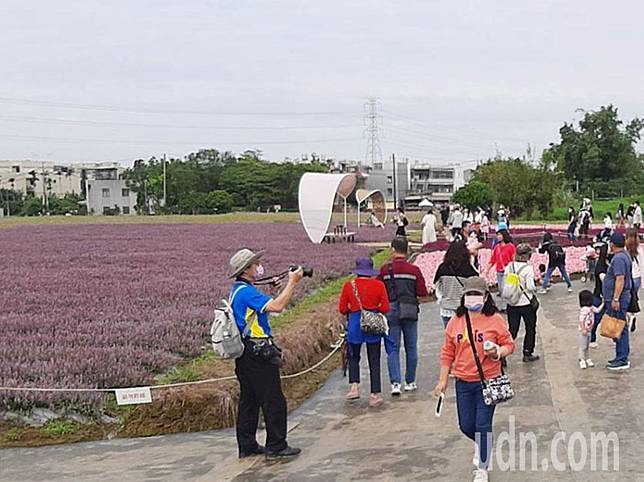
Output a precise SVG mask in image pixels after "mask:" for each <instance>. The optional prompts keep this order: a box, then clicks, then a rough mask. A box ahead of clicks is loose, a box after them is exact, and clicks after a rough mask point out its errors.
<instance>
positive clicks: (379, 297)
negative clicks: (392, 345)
mask: <svg viewBox="0 0 644 482" xmlns="http://www.w3.org/2000/svg"><path fill="white" fill-rule="evenodd" d="M354 273H355V274H356V275H357V277H356V278H355V279H354V280H352V281H347V282H346V283H345V284H344V286H343V287H342V294H341V295H340V304H339V307H338V308H339V310H340V313H342V314H343V315H348V323H347V341H348V343H349V383H351V390H350V391H349V393H348V394H347V400H357V399H359V398H360V350H361V349H362V344H363V343H366V344H367V358H368V360H369V375H370V379H371V395H370V396H369V405H370V406H371V407H379V406H380V405H382V403H383V400H382V396H381V395H380V391H381V384H380V339H381V338H382V337H383V336H384V335H370V334H366V333H364V332H363V331H362V330H361V329H360V308H361V307H362V308H363V309H365V310H369V311H379V312H380V313H382V314H386V313H387V312H388V311H389V298H388V297H387V289H386V288H385V284H384V283H383V282H382V281H380V280H377V279H374V277H375V276H377V275H378V272H377V271H375V270H374V269H373V261H372V260H371V259H370V258H360V259H358V260H357V261H356V269H355V271H354ZM354 285H355V287H356V289H357V291H358V296H359V297H360V301H358V300H357V299H356V296H355V294H354V292H353V287H354Z"/></svg>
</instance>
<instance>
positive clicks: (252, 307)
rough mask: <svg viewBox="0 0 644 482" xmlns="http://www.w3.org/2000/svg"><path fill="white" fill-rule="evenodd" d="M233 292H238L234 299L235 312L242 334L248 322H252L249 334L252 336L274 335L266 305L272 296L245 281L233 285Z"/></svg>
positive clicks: (264, 336) (266, 336) (265, 336)
mask: <svg viewBox="0 0 644 482" xmlns="http://www.w3.org/2000/svg"><path fill="white" fill-rule="evenodd" d="M231 293H236V294H235V299H234V300H233V314H234V315H235V322H236V323H237V327H238V328H239V332H240V333H242V336H243V333H244V330H245V329H246V323H251V325H250V335H249V336H251V337H252V338H268V337H271V336H273V335H272V333H271V325H270V324H269V323H268V314H267V313H266V312H265V310H266V305H268V303H270V301H271V300H272V298H271V297H270V296H266V295H265V294H264V293H262V292H261V291H259V290H258V289H257V288H255V287H254V286H253V285H251V284H248V283H244V282H243V281H237V282H236V283H235V284H234V285H233V288H232V290H231Z"/></svg>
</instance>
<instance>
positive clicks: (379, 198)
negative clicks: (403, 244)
mask: <svg viewBox="0 0 644 482" xmlns="http://www.w3.org/2000/svg"><path fill="white" fill-rule="evenodd" d="M370 197H373V200H374V204H375V203H378V204H379V205H380V206H379V209H376V211H377V212H376V217H377V218H378V221H380V222H381V223H382V224H387V203H386V202H385V196H384V195H383V194H382V191H380V190H378V189H374V190H373V191H369V190H368V189H358V190H357V191H356V201H357V203H358V227H360V206H361V205H362V203H363V202H365V201H366V200H367V199H369V198H370ZM383 208H384V214H383V213H382V210H383ZM378 214H381V216H378ZM380 218H382V219H380Z"/></svg>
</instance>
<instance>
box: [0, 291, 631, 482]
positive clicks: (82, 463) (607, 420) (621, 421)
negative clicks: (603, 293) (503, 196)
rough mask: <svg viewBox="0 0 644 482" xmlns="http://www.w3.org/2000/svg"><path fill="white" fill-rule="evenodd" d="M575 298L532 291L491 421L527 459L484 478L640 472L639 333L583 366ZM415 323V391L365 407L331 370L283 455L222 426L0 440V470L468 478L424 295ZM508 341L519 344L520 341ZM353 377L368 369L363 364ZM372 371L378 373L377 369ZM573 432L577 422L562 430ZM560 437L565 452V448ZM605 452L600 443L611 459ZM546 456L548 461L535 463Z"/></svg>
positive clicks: (296, 419)
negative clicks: (622, 351) (600, 437)
mask: <svg viewBox="0 0 644 482" xmlns="http://www.w3.org/2000/svg"><path fill="white" fill-rule="evenodd" d="M575 288H579V289H581V288H582V284H581V283H576V284H575ZM576 303H577V296H576V294H574V295H569V294H567V293H565V290H564V289H563V287H562V286H561V285H558V286H555V287H554V288H553V290H552V292H551V293H550V294H549V295H547V296H544V297H543V298H542V305H543V308H542V312H541V314H540V319H539V325H538V330H539V342H538V346H537V350H538V351H539V352H540V353H541V354H542V359H541V360H540V361H538V362H536V363H534V364H524V363H522V361H521V359H520V355H516V354H515V355H514V356H513V357H512V358H511V359H510V362H509V374H510V376H511V379H512V382H513V385H514V387H515V389H516V391H517V396H516V398H515V399H514V400H513V401H512V402H510V403H508V404H506V405H505V406H500V407H498V410H497V414H496V417H495V432H496V434H497V435H498V434H501V433H502V432H503V431H506V432H508V433H511V430H510V428H511V427H512V426H514V432H515V436H514V440H515V443H516V447H517V450H518V448H519V440H520V439H519V434H520V433H523V434H527V433H532V434H534V436H535V437H536V440H537V449H538V450H537V452H536V458H535V462H536V464H535V465H534V466H532V458H531V454H532V453H533V452H531V451H530V450H528V451H527V455H526V459H527V465H526V466H525V468H526V470H523V471H519V469H520V468H521V465H520V462H521V460H520V457H519V454H517V456H516V460H515V463H514V466H512V465H510V467H509V468H510V469H511V468H514V469H515V470H506V471H503V470H501V469H500V467H499V466H498V460H497V458H494V459H493V464H494V467H495V469H494V470H493V471H492V473H491V475H490V479H491V480H493V481H496V480H499V481H504V480H513V481H517V480H521V481H523V480H534V481H537V480H584V481H586V480H643V479H644V468H642V466H641V463H640V459H641V457H642V455H644V451H643V449H642V447H644V436H643V435H642V431H643V430H644V416H643V415H642V413H643V410H644V397H643V396H642V395H641V394H642V393H643V392H642V389H643V388H644V377H642V374H643V372H644V362H643V359H644V356H643V355H642V353H643V351H644V350H643V349H644V347H643V346H642V345H643V344H642V342H641V340H640V337H641V336H644V335H640V334H639V333H637V334H636V335H635V337H634V341H633V343H632V351H633V356H632V360H631V362H632V365H633V366H632V368H631V369H630V370H629V371H625V372H618V373H611V372H608V371H607V370H606V369H605V368H603V365H604V363H605V362H606V360H608V359H609V358H612V354H613V351H612V342H610V341H609V340H605V339H602V340H600V347H599V348H598V349H596V350H593V356H594V359H595V361H596V362H597V367H595V368H592V369H588V370H585V371H582V370H580V369H579V368H578V366H577V353H576V347H577V342H576V335H577V333H576V317H577V314H576V313H577V308H576ZM419 331H420V341H419V349H420V352H421V359H420V364H419V377H418V382H419V386H420V389H419V391H418V392H417V393H414V394H411V395H408V394H404V395H403V396H401V397H400V398H399V399H396V400H392V399H391V397H390V396H389V395H388V394H386V395H385V400H386V405H385V406H384V407H383V408H381V409H369V407H368V406H367V403H366V400H364V399H363V400H362V401H360V402H358V403H354V404H348V403H346V402H345V401H344V394H345V393H346V390H347V381H346V379H343V378H342V376H341V374H340V373H334V374H333V375H332V376H331V378H330V379H329V380H328V382H327V383H326V384H325V385H324V386H323V387H322V388H321V389H320V390H319V391H318V392H317V393H316V394H315V395H314V396H313V397H312V398H311V399H310V400H309V401H307V402H306V403H305V404H304V405H302V406H301V407H300V408H299V409H298V410H296V411H295V412H294V413H293V414H291V416H290V435H289V440H290V442H291V443H292V444H293V445H296V446H300V447H302V448H303V450H304V452H303V454H302V455H301V456H300V457H298V458H296V459H294V460H291V461H288V462H273V463H268V462H266V461H265V460H264V459H263V458H261V457H255V458H253V459H250V460H249V459H246V460H243V461H238V460H237V459H236V448H235V440H234V434H233V432H232V431H231V430H221V431H213V432H205V433H194V434H179V435H168V436H162V437H152V438H147V439H129V440H124V439H122V440H118V439H116V440H111V441H102V442H90V443H81V444H75V445H67V446H59V447H45V448H39V449H11V450H3V451H0V480H2V481H14V480H15V481H59V480H75V481H99V480H100V481H119V482H123V481H129V480H146V481H148V480H149V481H152V480H159V481H161V480H163V481H175V480H176V481H193V480H194V481H215V480H216V481H219V480H222V481H223V480H235V481H249V482H250V481H269V480H289V481H300V480H313V481H316V480H319V481H323V480H324V481H328V480H340V481H348V480H383V481H385V480H395V479H397V480H429V479H435V480H469V479H470V478H471V471H472V467H471V458H472V453H473V445H472V444H471V443H470V442H469V441H468V440H466V439H465V437H463V436H462V435H461V434H460V432H459V431H458V427H457V422H456V413H455V399H454V393H453V386H450V389H449V394H448V396H447V398H446V405H445V408H444V410H443V415H442V417H441V418H438V419H437V418H436V417H435V416H434V414H433V410H434V400H433V398H432V397H431V394H430V393H431V390H432V388H433V387H434V385H435V383H436V380H437V373H438V352H439V348H440V345H441V342H442V329H441V326H440V324H439V321H438V317H437V307H436V306H435V304H427V305H424V306H423V310H422V320H421V325H420V329H419ZM518 341H519V343H520V342H521V338H519V340H518ZM518 348H519V349H518V353H520V352H521V345H520V344H519V347H518ZM383 368H384V366H383ZM383 373H385V374H386V370H383ZM363 377H364V378H363V379H364V380H365V381H366V380H368V377H367V374H366V372H364V373H363ZM383 381H385V382H386V381H387V379H386V375H385V376H384V377H383ZM366 385H368V384H365V387H364V388H365V389H368V387H367V386H366ZM385 386H386V385H385ZM602 431H603V432H606V433H609V432H615V433H616V434H617V436H618V437H619V472H610V471H609V472H594V471H592V470H591V462H590V461H591V455H590V451H591V447H590V437H591V432H602ZM558 432H566V438H565V439H564V441H563V442H561V443H558V444H556V445H555V449H554V453H555V457H551V441H552V440H553V438H554V437H555V435H556V434H557V433H558ZM575 432H579V433H578V434H575V435H573V434H574V433H575ZM582 436H583V437H585V444H584V447H586V455H587V463H586V464H585V465H584V464H581V465H582V466H583V468H582V470H581V471H580V472H575V471H572V470H571V463H570V462H568V455H573V456H574V457H573V459H572V463H573V464H575V463H578V462H579V459H580V458H581V457H582V456H583V454H584V451H583V450H582V448H581V447H582V439H581V437H582ZM569 444H571V445H572V446H573V448H574V450H573V451H572V452H569V451H566V450H565V448H566V447H567V446H568V445H569ZM497 445H498V446H500V447H501V448H500V450H499V452H500V456H501V458H503V459H504V460H507V458H508V456H509V452H510V451H509V449H508V447H509V443H508V442H505V443H501V440H497ZM528 446H529V445H528ZM600 452H601V451H600V450H599V449H598V452H597V453H598V455H597V466H598V468H599V469H601V464H602V461H603V459H602V457H601V455H602V454H601V453H600ZM612 455H613V454H612V450H609V457H608V459H607V460H608V462H609V464H608V465H609V468H610V469H612V468H613V456H612ZM502 461H503V460H502ZM502 461H501V462H502ZM558 461H561V462H563V466H562V467H559V468H560V469H561V470H560V471H557V470H553V468H552V466H553V463H557V462H558ZM545 463H548V467H549V470H548V472H543V471H542V468H543V466H544V465H543V464H545ZM573 466H574V465H573Z"/></svg>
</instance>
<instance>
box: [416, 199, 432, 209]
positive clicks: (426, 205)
mask: <svg viewBox="0 0 644 482" xmlns="http://www.w3.org/2000/svg"><path fill="white" fill-rule="evenodd" d="M433 205H434V203H432V202H431V201H430V200H429V199H427V198H425V199H423V200H422V201H421V202H419V203H418V207H420V208H431V207H432V206H433Z"/></svg>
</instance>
